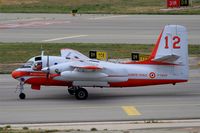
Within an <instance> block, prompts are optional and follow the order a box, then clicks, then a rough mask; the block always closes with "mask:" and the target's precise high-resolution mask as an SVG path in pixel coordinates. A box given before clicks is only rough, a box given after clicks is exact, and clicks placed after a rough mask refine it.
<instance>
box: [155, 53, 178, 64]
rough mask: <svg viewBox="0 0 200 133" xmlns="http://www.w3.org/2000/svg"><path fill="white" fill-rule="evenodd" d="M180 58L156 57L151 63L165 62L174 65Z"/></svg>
mask: <svg viewBox="0 0 200 133" xmlns="http://www.w3.org/2000/svg"><path fill="white" fill-rule="evenodd" d="M179 58H180V56H178V55H174V54H172V55H166V56H160V57H159V56H157V58H154V59H152V61H156V62H165V63H174V62H175V61H176V60H177V59H179Z"/></svg>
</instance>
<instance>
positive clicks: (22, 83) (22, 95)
mask: <svg viewBox="0 0 200 133" xmlns="http://www.w3.org/2000/svg"><path fill="white" fill-rule="evenodd" d="M17 89H19V92H20V93H19V98H20V99H25V98H26V95H25V94H24V93H23V90H24V82H23V81H22V80H21V81H20V82H19V85H18V86H17Z"/></svg>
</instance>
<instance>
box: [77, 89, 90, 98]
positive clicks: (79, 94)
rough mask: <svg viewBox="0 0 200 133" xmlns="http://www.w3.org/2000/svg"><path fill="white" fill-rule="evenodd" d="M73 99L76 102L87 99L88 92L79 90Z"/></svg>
mask: <svg viewBox="0 0 200 133" xmlns="http://www.w3.org/2000/svg"><path fill="white" fill-rule="evenodd" d="M75 97H76V99H77V100H85V99H87V97H88V92H87V90H86V89H84V88H79V89H77V90H76V92H75Z"/></svg>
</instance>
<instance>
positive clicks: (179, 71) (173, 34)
mask: <svg viewBox="0 0 200 133" xmlns="http://www.w3.org/2000/svg"><path fill="white" fill-rule="evenodd" d="M29 62H31V63H32V64H31V65H30V66H29V67H23V68H19V69H16V70H15V71H13V73H12V76H13V77H14V78H15V79H18V80H20V81H23V82H24V83H27V84H31V85H32V88H33V89H40V86H41V85H49V86H51V85H52V86H69V87H71V86H78V87H135V86H146V85H158V84H176V83H179V82H186V81H187V80H188V69H189V68H188V38H187V31H186V28H185V27H183V26H180V25H167V26H165V28H164V29H163V31H162V32H161V34H160V35H159V37H158V40H157V42H156V45H155V48H154V50H153V52H152V54H151V55H150V57H149V59H148V60H146V61H142V62H125V63H112V62H106V61H99V60H93V59H89V58H88V57H86V56H84V55H82V54H81V53H79V52H78V51H75V50H71V49H62V50H61V56H38V57H34V58H32V59H30V60H29Z"/></svg>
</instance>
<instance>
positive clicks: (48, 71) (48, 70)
mask: <svg viewBox="0 0 200 133" xmlns="http://www.w3.org/2000/svg"><path fill="white" fill-rule="evenodd" d="M46 67H47V75H46V78H49V74H50V68H49V56H47V64H46Z"/></svg>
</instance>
